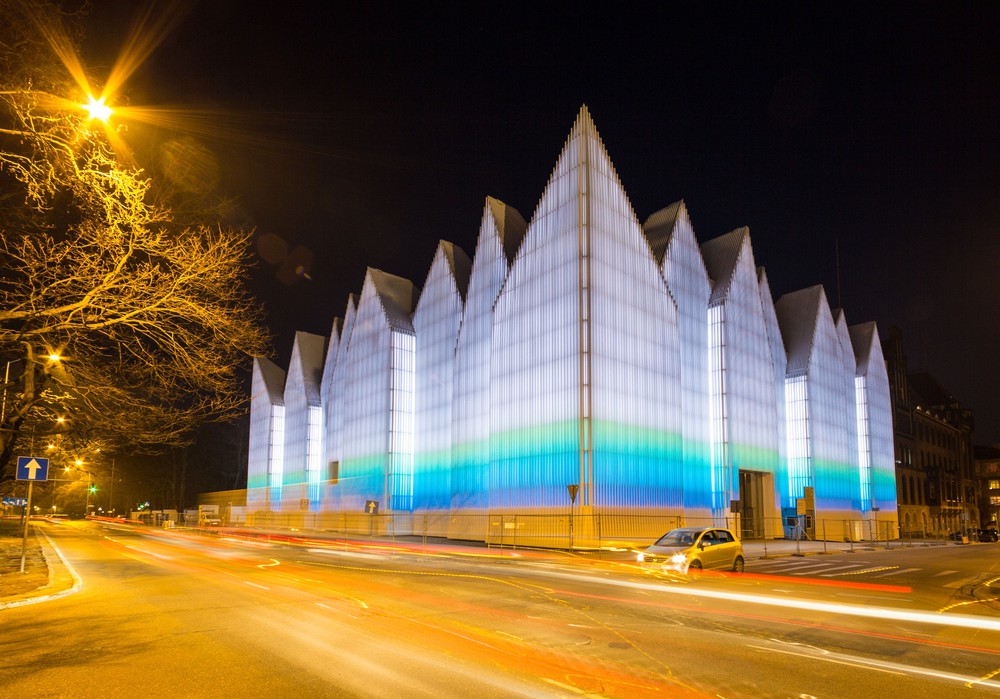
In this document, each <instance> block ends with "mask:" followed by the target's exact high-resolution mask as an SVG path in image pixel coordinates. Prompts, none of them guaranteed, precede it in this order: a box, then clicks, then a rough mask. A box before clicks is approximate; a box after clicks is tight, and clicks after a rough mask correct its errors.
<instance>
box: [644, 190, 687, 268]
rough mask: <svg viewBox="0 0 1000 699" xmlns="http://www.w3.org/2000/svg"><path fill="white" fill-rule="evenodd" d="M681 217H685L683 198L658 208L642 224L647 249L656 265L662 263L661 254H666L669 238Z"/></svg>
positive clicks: (685, 210)
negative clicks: (647, 242)
mask: <svg viewBox="0 0 1000 699" xmlns="http://www.w3.org/2000/svg"><path fill="white" fill-rule="evenodd" d="M681 217H685V218H686V217H687V209H686V208H685V206H684V200H683V199H682V200H681V201H675V202H674V203H673V204H671V205H670V206H667V207H665V208H663V209H660V210H659V211H657V212H656V213H654V214H652V215H651V216H650V217H649V218H647V219H646V222H645V223H643V224H642V232H643V233H644V234H645V235H646V240H648V241H649V249H650V250H651V251H652V253H653V258H654V259H655V260H656V264H657V265H660V266H662V265H663V256H664V255H666V254H667V247H668V246H669V244H670V239H671V238H672V237H673V235H674V231H675V230H676V228H677V222H678V220H679V219H680V218H681Z"/></svg>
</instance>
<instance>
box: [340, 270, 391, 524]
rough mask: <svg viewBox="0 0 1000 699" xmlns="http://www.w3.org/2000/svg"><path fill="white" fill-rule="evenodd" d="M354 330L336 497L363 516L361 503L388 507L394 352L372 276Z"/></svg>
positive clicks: (343, 506)
mask: <svg viewBox="0 0 1000 699" xmlns="http://www.w3.org/2000/svg"><path fill="white" fill-rule="evenodd" d="M353 326H354V327H353V330H352V331H351V334H350V343H349V344H348V346H347V356H346V358H345V361H344V363H343V370H344V379H343V381H344V402H343V410H344V414H343V432H342V441H341V444H342V451H341V459H340V485H339V486H338V491H339V492H338V495H339V509H341V510H343V511H346V512H363V511H364V509H363V508H364V506H365V501H366V500H376V501H378V502H379V503H380V506H381V507H382V508H383V509H385V508H387V507H388V506H389V503H388V502H387V501H386V489H387V477H388V469H389V464H388V459H389V410H390V405H391V402H390V390H391V385H392V384H391V379H392V361H393V352H392V342H391V332H390V330H389V326H388V323H387V321H386V317H385V312H384V310H383V308H382V302H381V300H380V299H379V296H378V293H377V292H376V290H375V286H374V284H373V283H372V281H371V275H368V276H367V277H366V278H365V284H364V288H363V290H362V292H361V298H360V300H359V301H358V307H357V316H356V318H355V320H354V324H353ZM345 335H346V323H345ZM338 364H339V362H338ZM338 371H339V368H338Z"/></svg>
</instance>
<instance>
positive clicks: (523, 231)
mask: <svg viewBox="0 0 1000 699" xmlns="http://www.w3.org/2000/svg"><path fill="white" fill-rule="evenodd" d="M253 391H254V395H253V399H252V402H251V413H252V417H251V424H252V435H251V438H250V442H251V444H250V463H249V475H250V478H249V479H248V487H249V488H250V490H251V491H255V492H254V493H252V494H250V495H248V509H249V510H251V513H250V515H251V517H256V516H257V513H260V517H261V518H262V519H264V520H267V519H270V520H274V519H275V517H276V516H277V513H281V515H280V516H281V518H283V519H284V520H285V521H288V522H289V523H294V524H298V525H304V526H308V525H309V524H310V523H313V524H316V525H317V526H320V525H321V526H324V527H328V528H335V527H347V528H354V529H360V530H367V531H375V530H376V529H378V530H380V531H381V530H382V529H383V528H384V529H386V530H389V529H391V530H392V531H394V532H397V533H408V532H425V533H430V534H437V535H448V536H452V537H455V538H474V539H487V540H494V539H497V538H499V539H501V540H503V539H505V538H506V537H508V536H510V537H517V539H518V541H520V542H528V541H530V542H537V543H558V544H560V545H562V543H563V542H564V541H566V540H567V537H568V542H569V544H570V545H579V544H586V545H592V544H595V543H607V542H609V541H618V542H623V543H624V542H630V541H635V540H640V539H648V538H650V537H652V536H655V535H657V534H660V533H662V531H664V530H665V529H667V528H670V527H671V526H675V525H677V524H680V523H688V524H693V523H698V522H704V523H710V522H711V523H715V524H719V525H728V526H730V527H733V528H734V529H737V530H738V531H740V532H741V533H742V534H743V536H766V537H778V536H784V535H786V534H787V533H790V532H792V531H794V532H795V533H796V534H798V533H800V530H799V527H800V526H801V527H804V528H805V530H806V531H807V532H808V533H809V534H810V535H813V536H820V535H822V536H826V537H828V538H834V539H841V538H851V539H859V538H867V537H869V536H871V537H874V536H879V537H884V536H895V532H896V515H897V510H896V479H895V475H894V463H893V461H894V459H893V445H892V415H891V411H892V408H891V402H890V401H891V399H890V391H889V379H888V375H887V373H886V365H885V362H884V361H883V358H882V346H881V342H880V340H879V337H878V332H877V330H876V328H875V326H874V324H873V323H866V324H862V325H857V326H848V324H847V321H846V318H845V315H844V313H843V312H842V311H841V310H839V309H831V308H830V305H829V302H828V300H827V297H826V294H825V292H824V291H823V289H822V287H819V286H816V287H812V288H809V289H805V290H802V291H798V292H794V293H790V294H786V295H784V296H782V297H781V298H780V299H778V301H777V302H776V303H775V302H773V301H772V296H771V291H770V288H769V285H768V282H767V275H766V273H765V272H764V270H763V268H760V267H758V265H757V261H756V260H755V258H754V252H753V246H752V243H751V239H750V232H749V230H748V229H746V228H741V229H737V230H735V231H732V232H731V233H728V234H726V235H724V236H721V237H719V238H716V239H714V240H710V241H708V242H706V243H704V244H702V245H700V246H699V245H698V243H697V239H696V238H695V235H694V227H693V225H692V223H691V220H690V217H689V214H688V212H687V209H686V207H685V206H684V204H683V202H676V203H674V204H671V205H670V206H668V207H666V208H664V209H662V210H661V211H659V212H657V213H655V214H653V215H652V216H650V218H649V219H647V220H646V222H645V223H644V224H641V223H640V222H639V219H638V218H637V217H636V215H635V213H634V212H633V211H632V208H631V205H630V203H629V201H628V198H627V196H626V194H625V192H624V190H623V188H622V186H621V183H620V182H619V179H618V176H617V174H616V173H615V171H614V168H613V166H612V164H611V161H610V159H609V157H608V155H607V153H606V151H605V148H604V145H603V143H602V142H601V140H600V137H599V136H598V134H597V131H596V129H595V127H594V124H593V121H592V120H591V118H590V115H589V114H588V113H587V111H586V109H583V110H581V112H580V115H579V116H578V118H577V120H576V123H575V124H574V126H573V128H572V131H571V133H570V135H569V137H568V139H567V141H566V144H565V146H564V148H563V150H562V153H561V154H560V156H559V158H558V160H557V162H556V165H555V168H554V170H553V172H552V175H551V177H550V179H549V182H548V184H547V185H546V187H545V190H544V192H543V194H542V196H541V199H540V201H539V203H538V206H537V208H536V210H535V213H534V215H533V216H532V218H531V220H530V222H527V223H526V222H525V221H524V219H523V218H522V217H521V215H520V214H519V213H518V212H516V211H515V210H514V209H512V208H511V207H508V206H506V205H504V204H503V203H501V202H498V201H497V200H495V199H487V201H486V205H485V207H484V211H483V219H482V225H481V228H480V236H479V240H478V243H477V248H476V251H475V255H474V257H473V258H472V259H471V260H470V259H469V258H468V257H467V256H466V255H465V253H464V252H463V251H462V250H460V249H459V248H457V247H456V246H454V245H452V244H451V243H448V242H446V241H442V242H441V243H439V246H438V249H437V251H436V253H435V255H434V258H433V261H432V263H431V268H430V271H429V272H428V275H427V279H426V282H425V285H424V287H423V290H422V291H420V290H418V289H417V288H416V287H415V286H414V285H413V284H412V283H411V282H410V281H408V280H406V279H402V278H400V277H396V276H394V275H391V274H387V273H385V272H382V271H380V270H374V269H369V270H368V272H367V273H366V275H365V280H364V284H363V287H362V290H361V293H360V296H359V297H358V298H357V300H356V301H355V299H354V297H353V296H352V297H350V298H349V299H348V303H347V308H346V311H345V314H344V320H343V322H342V323H341V322H340V321H339V320H338V321H335V322H334V324H333V328H332V331H331V335H330V338H329V340H325V339H324V338H320V337H318V336H315V335H308V334H306V333H299V334H298V335H297V336H296V340H295V348H294V350H293V353H292V362H291V366H290V367H289V371H288V375H287V378H286V377H285V375H284V373H283V372H281V370H280V369H278V368H277V367H275V366H274V365H273V364H271V363H270V362H267V361H266V360H257V361H256V362H255V367H254V387H253ZM318 455H325V456H324V457H323V458H324V459H325V461H323V462H321V461H320V460H319V458H320V457H319V456H318ZM376 513H377V515H378V516H377V517H376Z"/></svg>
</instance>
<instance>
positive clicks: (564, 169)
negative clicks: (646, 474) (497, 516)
mask: <svg viewBox="0 0 1000 699" xmlns="http://www.w3.org/2000/svg"><path fill="white" fill-rule="evenodd" d="M581 138H582V137H581V135H580V134H579V132H576V133H575V135H574V136H573V137H571V139H570V142H569V143H568V144H567V146H566V149H565V150H564V152H563V156H562V157H561V158H560V161H559V163H558V164H557V166H556V170H555V172H554V173H553V176H552V179H551V180H550V181H549V185H548V187H547V188H546V191H545V194H544V195H543V196H542V199H541V201H540V202H539V205H538V209H537V210H536V212H535V216H534V218H533V219H532V223H531V225H530V226H529V228H528V231H527V233H526V235H525V239H524V243H523V244H522V246H521V248H520V250H519V252H518V255H517V258H516V259H515V261H514V264H513V266H512V267H511V271H510V274H509V275H508V277H507V281H506V283H505V284H504V287H503V290H502V291H501V292H500V296H499V298H498V299H497V302H496V309H495V316H494V325H493V340H492V358H491V381H490V387H491V392H492V400H491V406H490V423H491V427H492V431H491V434H490V473H489V507H490V509H491V510H501V509H507V510H517V511H520V512H530V511H532V510H535V509H537V508H545V509H551V508H556V507H558V508H560V509H563V508H568V506H569V504H570V503H569V496H568V495H567V491H566V486H567V485H569V484H580V485H581V488H582V487H583V483H586V482H588V481H589V479H590V477H591V464H590V462H589V461H588V462H586V463H582V455H581V431H582V428H583V421H584V418H585V416H584V415H583V414H582V409H581V385H580V378H581V372H582V371H585V369H583V368H582V362H581V357H582V355H581V350H587V349H588V346H587V345H584V346H583V347H581V337H582V338H584V342H586V343H589V337H590V333H589V331H588V330H587V329H586V328H585V327H584V325H583V323H582V319H581V280H580V274H581V259H582V256H581V226H582V225H583V224H584V219H583V217H582V215H581V214H582V208H583V206H582V202H581V193H582V192H583V191H584V187H585V185H583V184H582V183H581V178H582V177H583V173H582V164H581V157H580V156H581V146H580V143H579V142H578V141H579V139H581ZM587 409H588V410H589V407H588V408H587ZM588 441H589V435H588Z"/></svg>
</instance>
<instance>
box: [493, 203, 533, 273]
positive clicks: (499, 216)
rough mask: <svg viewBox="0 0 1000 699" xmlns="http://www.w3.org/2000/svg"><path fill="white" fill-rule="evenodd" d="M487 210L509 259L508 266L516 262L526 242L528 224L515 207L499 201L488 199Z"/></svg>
mask: <svg viewBox="0 0 1000 699" xmlns="http://www.w3.org/2000/svg"><path fill="white" fill-rule="evenodd" d="M486 210H487V211H488V212H489V214H490V217H491V218H492V219H493V223H494V225H495V226H496V230H497V234H498V235H499V236H500V244H501V247H502V248H503V252H504V255H505V256H506V258H507V266H508V267H510V264H511V263H512V262H513V261H514V256H515V255H517V249H518V248H519V247H521V242H522V241H524V234H525V232H526V231H527V230H528V223H527V222H526V221H525V220H524V217H523V216H521V212H520V211H518V210H517V209H515V208H514V207H513V206H508V205H507V204H504V203H503V202H502V201H500V200H499V199H494V198H493V197H486Z"/></svg>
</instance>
